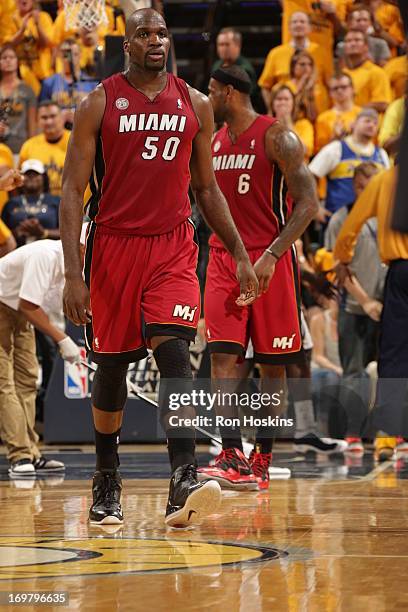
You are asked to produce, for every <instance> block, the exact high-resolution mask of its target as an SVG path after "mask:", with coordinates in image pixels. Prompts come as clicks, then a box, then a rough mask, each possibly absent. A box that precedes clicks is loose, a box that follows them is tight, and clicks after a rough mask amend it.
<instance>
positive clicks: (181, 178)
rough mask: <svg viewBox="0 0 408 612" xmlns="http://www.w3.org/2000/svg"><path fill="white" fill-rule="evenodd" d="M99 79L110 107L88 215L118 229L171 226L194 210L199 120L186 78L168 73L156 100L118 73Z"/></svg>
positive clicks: (153, 230)
mask: <svg viewBox="0 0 408 612" xmlns="http://www.w3.org/2000/svg"><path fill="white" fill-rule="evenodd" d="M102 83H103V86H104V88H105V93H106V107H105V113H104V116H103V119H102V124H101V129H100V138H99V142H98V146H97V152H96V156H95V164H94V170H93V173H92V176H91V180H90V184H91V191H92V197H91V199H90V202H89V216H90V217H91V219H93V220H94V221H95V222H96V223H97V224H98V225H100V226H103V227H105V228H107V229H109V230H112V231H113V232H117V233H121V234H135V235H154V234H164V233H166V232H169V231H171V230H172V229H174V228H175V227H176V226H177V225H179V224H180V223H182V222H183V221H185V220H186V219H187V218H188V217H189V216H190V214H191V207H190V201H189V198H188V187H189V183H190V168H189V165H190V157H191V150H192V141H193V138H194V136H195V135H196V133H197V131H198V129H199V124H198V119H197V117H196V114H195V112H194V109H193V106H192V103H191V99H190V95H189V92H188V89H187V85H186V83H185V82H184V81H183V80H181V79H178V78H176V77H175V76H173V75H172V74H167V84H166V86H165V88H164V89H163V91H162V92H161V93H159V95H158V96H156V98H155V99H154V100H153V101H151V100H149V98H147V97H146V96H145V95H144V94H143V93H142V92H140V91H138V90H137V89H135V88H134V87H132V86H131V85H130V83H129V82H128V81H127V79H126V78H125V76H124V75H123V74H121V73H120V74H114V75H113V76H111V77H109V78H108V79H106V80H105V81H102Z"/></svg>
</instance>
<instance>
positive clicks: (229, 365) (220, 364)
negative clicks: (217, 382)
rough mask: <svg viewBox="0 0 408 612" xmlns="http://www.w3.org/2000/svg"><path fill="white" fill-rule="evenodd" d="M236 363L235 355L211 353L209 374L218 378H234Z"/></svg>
mask: <svg viewBox="0 0 408 612" xmlns="http://www.w3.org/2000/svg"><path fill="white" fill-rule="evenodd" d="M236 365H237V355H227V354H225V353H213V354H212V355H211V376H212V378H218V379H223V378H235V369H236Z"/></svg>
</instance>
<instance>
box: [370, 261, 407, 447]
mask: <svg viewBox="0 0 408 612" xmlns="http://www.w3.org/2000/svg"><path fill="white" fill-rule="evenodd" d="M378 376H379V380H378V385H377V400H376V411H375V415H374V426H375V427H376V428H377V429H378V430H381V431H384V432H386V433H388V434H389V435H403V436H404V437H408V419H407V381H408V260H406V259H398V260H395V261H392V262H391V264H390V267H389V271H388V274H387V279H386V283H385V294H384V309H383V313H382V320H381V334H380V357H379V361H378Z"/></svg>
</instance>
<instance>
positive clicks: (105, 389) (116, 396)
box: [92, 364, 128, 412]
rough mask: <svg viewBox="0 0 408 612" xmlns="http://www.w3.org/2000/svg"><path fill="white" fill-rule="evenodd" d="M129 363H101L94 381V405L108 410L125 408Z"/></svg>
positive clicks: (113, 410)
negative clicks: (113, 364)
mask: <svg viewBox="0 0 408 612" xmlns="http://www.w3.org/2000/svg"><path fill="white" fill-rule="evenodd" d="M127 370H128V364H118V365H115V366H106V365H99V366H98V369H97V370H96V372H95V376H94V379H93V383H92V405H93V406H95V408H98V409H99V410H104V411H106V412H118V411H119V410H123V407H124V405H125V403H126V398H127V386H126V373H127Z"/></svg>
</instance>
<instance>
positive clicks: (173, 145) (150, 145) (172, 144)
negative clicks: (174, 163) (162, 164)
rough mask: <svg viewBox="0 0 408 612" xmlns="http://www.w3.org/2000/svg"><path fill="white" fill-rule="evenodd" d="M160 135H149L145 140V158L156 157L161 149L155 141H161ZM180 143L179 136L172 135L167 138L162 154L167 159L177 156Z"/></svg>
mask: <svg viewBox="0 0 408 612" xmlns="http://www.w3.org/2000/svg"><path fill="white" fill-rule="evenodd" d="M159 140H160V138H159V136H148V137H147V138H146V140H145V144H144V146H145V149H147V150H145V151H143V153H142V157H143V159H154V158H155V157H156V156H157V153H158V151H159V149H158V147H157V146H156V145H155V143H156V142H157V143H158V142H159ZM179 144H180V138H177V136H171V138H168V139H167V140H166V143H165V145H164V148H163V151H162V153H161V156H162V158H163V159H165V160H166V161H171V160H172V159H174V158H175V157H176V153H177V149H178V146H179Z"/></svg>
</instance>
